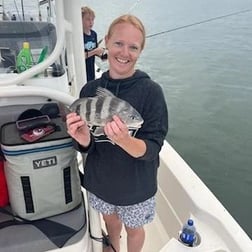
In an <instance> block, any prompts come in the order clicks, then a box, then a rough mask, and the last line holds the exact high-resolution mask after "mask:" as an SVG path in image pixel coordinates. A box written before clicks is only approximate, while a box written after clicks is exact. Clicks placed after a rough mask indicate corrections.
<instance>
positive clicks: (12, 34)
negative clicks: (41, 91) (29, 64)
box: [0, 21, 56, 73]
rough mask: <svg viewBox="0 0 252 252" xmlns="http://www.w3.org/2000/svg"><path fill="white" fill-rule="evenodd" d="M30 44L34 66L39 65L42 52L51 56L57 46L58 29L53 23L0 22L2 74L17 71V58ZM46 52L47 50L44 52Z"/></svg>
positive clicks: (0, 69) (0, 64) (0, 68)
mask: <svg viewBox="0 0 252 252" xmlns="http://www.w3.org/2000/svg"><path fill="white" fill-rule="evenodd" d="M23 42H29V44H30V49H31V53H32V58H33V64H37V63H38V61H39V56H40V54H41V53H42V50H43V49H45V48H46V51H47V54H48V55H49V54H50V53H51V52H52V51H53V49H54V47H55V45H56V28H55V26H54V25H53V24H52V23H48V22H36V21H1V22H0V73H13V72H15V70H16V67H15V66H16V57H17V54H18V53H19V51H20V50H21V48H22V46H23ZM44 51H45V50H44Z"/></svg>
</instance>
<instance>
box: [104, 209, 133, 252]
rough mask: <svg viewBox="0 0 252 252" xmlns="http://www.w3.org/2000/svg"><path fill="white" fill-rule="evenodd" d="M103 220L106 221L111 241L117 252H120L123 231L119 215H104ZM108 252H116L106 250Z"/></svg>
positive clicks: (110, 249)
mask: <svg viewBox="0 0 252 252" xmlns="http://www.w3.org/2000/svg"><path fill="white" fill-rule="evenodd" d="M102 216H103V220H104V221H105V225H106V229H107V232H108V236H109V240H110V242H111V244H112V246H113V248H114V249H115V250H116V252H119V251H120V235H121V231H122V222H121V220H120V219H119V218H118V216H117V214H110V215H107V214H102ZM106 252H115V251H114V250H113V249H112V248H109V249H108V250H107V249H106ZM135 252H136V251H135Z"/></svg>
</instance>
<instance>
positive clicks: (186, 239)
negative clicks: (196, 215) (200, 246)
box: [180, 219, 196, 247]
mask: <svg viewBox="0 0 252 252" xmlns="http://www.w3.org/2000/svg"><path fill="white" fill-rule="evenodd" d="M195 239H196V228H195V226H194V223H193V220H192V219H188V221H187V223H186V224H185V225H184V226H183V229H182V231H181V234H180V240H181V241H182V242H183V243H185V244H186V245H187V246H191V247H192V246H193V243H194V242H195Z"/></svg>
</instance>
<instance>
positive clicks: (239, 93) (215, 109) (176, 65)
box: [5, 0, 252, 238]
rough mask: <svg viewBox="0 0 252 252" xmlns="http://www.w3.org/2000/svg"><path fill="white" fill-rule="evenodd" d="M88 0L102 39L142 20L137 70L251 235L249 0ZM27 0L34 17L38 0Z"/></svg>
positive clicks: (195, 163)
mask: <svg viewBox="0 0 252 252" xmlns="http://www.w3.org/2000/svg"><path fill="white" fill-rule="evenodd" d="M82 2H83V6H84V5H88V6H90V7H91V8H93V9H94V10H95V13H96V19H95V25H94V29H95V30H96V31H97V33H98V36H99V38H103V37H104V35H105V34H106V31H107V29H108V26H109V24H110V22H111V21H112V20H113V19H114V18H115V17H117V16H118V15H121V14H124V13H128V12H130V13H132V14H135V15H137V16H138V17H139V18H140V19H141V20H142V21H143V23H144V25H145V27H146V31H147V36H150V35H153V36H152V37H149V38H147V41H146V47H145V49H144V51H143V53H142V56H141V57H140V59H139V62H138V67H139V68H140V69H142V70H144V71H146V72H147V73H148V74H149V75H150V76H151V77H152V78H153V79H154V80H155V81H156V82H158V83H159V84H160V85H162V87H163V89H164V92H165V96H166V99H167V104H168V108H169V120H170V129H169V133H168V135H167V140H168V141H169V143H170V144H171V145H172V146H173V147H174V148H175V149H176V151H177V152H178V153H179V154H180V155H181V156H182V157H183V159H184V160H185V161H186V162H187V163H188V164H189V165H190V166H191V168H192V169H193V170H194V171H195V172H196V173H197V175H198V176H199V177H200V178H201V179H202V180H203V181H204V183H205V184H206V185H207V186H208V187H209V189H210V190H211V191H212V192H213V193H214V194H215V195H216V197H217V198H218V199H219V200H220V201H221V202H222V204H223V205H224V206H225V207H226V208H227V209H228V211H229V212H230V213H231V214H232V215H233V216H234V218H235V219H236V220H237V221H238V222H239V224H240V225H241V226H242V227H243V228H244V230H245V231H246V232H247V233H248V234H249V236H250V237H251V238H252V218H251V213H252V29H251V27H252V5H251V0H239V1H238V0H205V1H202V0H190V1H189V0H167V1H163V0H156V1H151V0H142V1H139V0H138V1H132V0H128V1H118V0H109V1H100V0H87V1H84V0H83V1H82ZM13 3H14V1H13V0H5V4H6V6H8V5H9V4H10V5H13ZM24 3H25V4H28V5H30V6H29V7H28V8H27V9H25V11H26V14H28V15H32V14H33V13H34V9H35V8H36V7H37V6H36V5H37V1H28V0H24ZM18 4H19V3H17V6H19V11H20V12H21V9H20V5H18ZM210 19H211V20H210ZM207 20H209V21H207ZM183 27H184V28H183ZM174 29H175V30H174ZM156 33H162V34H160V35H154V34H156ZM99 63H100V62H98V64H99ZM100 64H101V67H102V68H103V69H104V70H105V69H106V67H107V66H106V64H102V63H100Z"/></svg>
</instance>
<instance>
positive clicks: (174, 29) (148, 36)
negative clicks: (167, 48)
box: [146, 10, 251, 38]
mask: <svg viewBox="0 0 252 252" xmlns="http://www.w3.org/2000/svg"><path fill="white" fill-rule="evenodd" d="M249 11H251V10H242V11H238V12H233V13H230V14H227V15H223V16H218V17H214V18H209V19H206V20H202V21H199V22H195V23H192V24H188V25H183V26H179V27H176V28H173V29H169V30H165V31H162V32H157V33H153V34H150V35H147V36H146V38H151V37H155V36H158V35H162V34H165V33H168V32H173V31H177V30H180V29H184V28H187V27H190V26H194V25H199V24H203V23H207V22H211V21H214V20H217V19H222V18H226V17H230V16H234V15H238V14H241V13H245V12H249Z"/></svg>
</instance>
